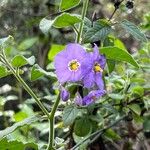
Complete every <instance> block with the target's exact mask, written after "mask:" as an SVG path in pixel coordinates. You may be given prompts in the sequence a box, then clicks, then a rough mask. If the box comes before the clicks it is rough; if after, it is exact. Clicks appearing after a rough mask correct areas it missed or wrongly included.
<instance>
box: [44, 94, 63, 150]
mask: <svg viewBox="0 0 150 150" xmlns="http://www.w3.org/2000/svg"><path fill="white" fill-rule="evenodd" d="M59 101H60V94H59V95H58V97H57V99H56V101H55V103H54V106H53V108H52V111H51V113H50V117H49V142H48V146H47V150H53V149H54V148H53V146H54V137H55V131H54V122H55V112H56V110H57V107H58V104H59Z"/></svg>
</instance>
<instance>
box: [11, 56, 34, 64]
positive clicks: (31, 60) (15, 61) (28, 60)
mask: <svg viewBox="0 0 150 150" xmlns="http://www.w3.org/2000/svg"><path fill="white" fill-rule="evenodd" d="M34 63H35V57H34V56H31V57H29V58H25V57H24V56H22V55H17V56H15V57H14V58H13V59H12V61H11V64H12V65H13V66H14V67H22V66H24V65H27V64H30V65H33V64H34Z"/></svg>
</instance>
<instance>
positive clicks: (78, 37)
mask: <svg viewBox="0 0 150 150" xmlns="http://www.w3.org/2000/svg"><path fill="white" fill-rule="evenodd" d="M88 3H89V0H83V8H82V15H81V16H82V17H81V19H82V22H81V23H80V25H79V30H78V31H79V32H78V35H77V39H76V42H77V43H81V41H82V39H81V38H82V32H83V25H84V18H85V16H86V12H87V8H88Z"/></svg>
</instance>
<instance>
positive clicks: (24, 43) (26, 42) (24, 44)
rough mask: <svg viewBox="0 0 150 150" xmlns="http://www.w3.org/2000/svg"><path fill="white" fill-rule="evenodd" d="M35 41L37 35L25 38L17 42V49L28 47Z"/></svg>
mask: <svg viewBox="0 0 150 150" xmlns="http://www.w3.org/2000/svg"><path fill="white" fill-rule="evenodd" d="M37 41H38V38H37V37H33V38H28V39H25V40H24V41H22V42H21V43H20V44H19V46H18V49H20V50H26V49H29V48H31V47H32V46H33V45H34V44H35V43H36V42H37Z"/></svg>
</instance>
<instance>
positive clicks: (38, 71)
mask: <svg viewBox="0 0 150 150" xmlns="http://www.w3.org/2000/svg"><path fill="white" fill-rule="evenodd" d="M44 75H46V76H51V77H55V76H54V74H53V72H47V71H45V70H44V69H42V68H41V67H40V66H39V65H38V64H35V65H34V66H33V67H32V70H31V81H35V80H37V79H39V78H41V77H43V76H44Z"/></svg>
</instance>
